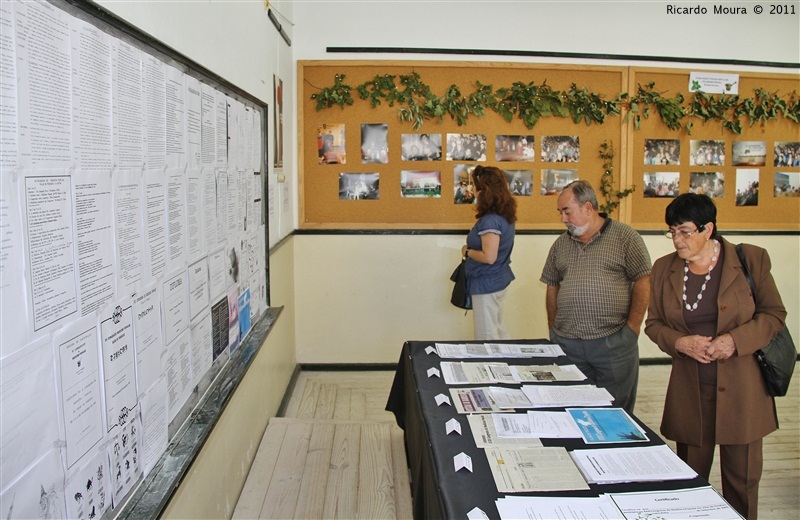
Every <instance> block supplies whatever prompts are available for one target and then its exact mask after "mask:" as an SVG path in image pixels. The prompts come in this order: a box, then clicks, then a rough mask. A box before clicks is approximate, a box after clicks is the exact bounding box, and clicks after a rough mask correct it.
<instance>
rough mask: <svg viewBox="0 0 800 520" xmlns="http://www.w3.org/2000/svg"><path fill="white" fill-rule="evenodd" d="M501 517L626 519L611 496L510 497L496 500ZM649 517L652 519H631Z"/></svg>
mask: <svg viewBox="0 0 800 520" xmlns="http://www.w3.org/2000/svg"><path fill="white" fill-rule="evenodd" d="M495 505H496V506H497V511H498V512H499V513H500V518H503V519H512V518H529V519H534V520H550V519H555V518H559V519H564V520H567V519H568V520H576V519H588V518H602V519H604V520H625V518H626V517H625V516H623V514H622V513H621V512H620V511H619V509H618V508H617V506H616V505H614V502H613V501H612V500H611V499H610V498H609V497H608V496H607V495H600V496H599V497H518V496H507V497H505V498H498V499H497V500H496V501H495ZM633 518H649V517H631V520H633Z"/></svg>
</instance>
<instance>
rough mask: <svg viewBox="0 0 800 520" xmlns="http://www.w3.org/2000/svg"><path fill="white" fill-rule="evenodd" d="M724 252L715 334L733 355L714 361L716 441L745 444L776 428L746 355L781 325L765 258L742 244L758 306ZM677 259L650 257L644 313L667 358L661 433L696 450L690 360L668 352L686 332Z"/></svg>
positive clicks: (769, 401)
mask: <svg viewBox="0 0 800 520" xmlns="http://www.w3.org/2000/svg"><path fill="white" fill-rule="evenodd" d="M719 240H720V242H721V243H722V247H723V248H724V256H723V265H722V268H721V274H722V278H721V280H720V287H719V296H718V299H717V307H718V310H719V318H718V321H717V334H718V335H720V334H724V333H726V332H729V333H730V334H731V336H733V340H734V343H735V345H736V354H734V356H733V357H731V358H730V359H727V360H721V361H718V362H717V363H718V364H717V419H716V421H717V423H716V432H717V439H716V441H717V444H747V443H750V442H753V441H755V440H757V439H760V438H761V437H764V436H765V435H767V434H768V433H770V432H772V431H775V430H776V429H777V428H778V418H777V415H776V412H775V401H774V400H773V398H772V397H771V396H770V395H769V394H768V393H767V390H766V387H765V385H764V380H763V379H762V377H761V372H760V370H759V368H758V363H757V362H756V360H755V357H754V356H753V353H754V352H755V351H756V350H758V349H760V348H762V347H764V346H765V345H766V344H767V343H769V341H770V340H771V339H772V338H774V337H775V335H777V333H778V332H779V331H780V329H781V328H782V327H783V323H784V320H785V318H786V309H785V308H784V307H783V302H782V301H781V296H780V294H779V293H778V288H777V287H776V286H775V280H773V278H772V275H771V274H770V268H771V266H772V264H771V263H770V259H769V254H768V253H767V251H766V250H765V249H762V248H760V247H756V246H752V245H745V246H744V253H745V259H746V260H747V266H748V267H749V269H750V275H751V276H752V277H753V282H754V283H755V286H756V295H757V297H758V309H756V307H755V304H754V302H753V297H752V294H751V291H750V286H749V285H748V284H747V279H746V278H745V277H744V274H743V271H742V264H741V262H739V257H738V256H737V255H736V250H735V248H734V245H733V244H731V243H730V242H728V241H727V240H724V239H721V238H720V239H719ZM683 268H684V261H683V260H682V259H681V258H680V257H678V255H677V253H672V254H669V255H667V256H665V257H662V258H659V259H658V260H656V262H655V264H654V265H653V271H652V273H651V274H650V308H649V310H648V315H647V320H646V322H645V333H646V334H647V335H648V337H650V339H651V340H653V341H654V342H655V343H656V344H657V345H658V347H659V348H660V349H661V350H663V351H664V352H666V353H667V354H669V355H670V356H672V372H671V373H670V378H669V386H668V387H667V397H666V402H665V403H664V416H663V418H662V421H661V433H662V434H663V435H664V436H665V437H667V438H668V439H672V440H674V441H677V442H681V443H684V444H690V445H695V446H697V445H699V444H700V439H701V434H700V432H701V427H700V426H701V425H700V390H699V385H700V383H699V379H698V371H697V365H698V363H697V361H695V360H694V359H692V358H689V357H686V356H684V355H683V354H679V353H678V352H677V351H676V350H675V342H676V341H677V340H678V338H680V337H682V336H685V335H688V334H689V330H688V328H687V327H686V324H685V323H684V321H683V310H682V307H681V297H682V294H683Z"/></svg>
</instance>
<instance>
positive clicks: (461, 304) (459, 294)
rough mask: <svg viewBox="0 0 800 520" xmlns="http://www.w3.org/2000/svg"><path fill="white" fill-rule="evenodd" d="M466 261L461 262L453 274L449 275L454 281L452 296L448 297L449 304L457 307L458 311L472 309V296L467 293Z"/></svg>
mask: <svg viewBox="0 0 800 520" xmlns="http://www.w3.org/2000/svg"><path fill="white" fill-rule="evenodd" d="M466 264H467V261H466V260H462V261H461V263H460V264H458V267H456V270H455V271H453V274H451V275H450V279H451V280H452V281H454V282H455V283H456V284H455V286H453V294H452V295H451V296H450V303H452V304H453V305H455V306H456V307H458V308H459V309H467V310H469V309H471V308H472V296H470V294H469V291H468V290H467V266H466Z"/></svg>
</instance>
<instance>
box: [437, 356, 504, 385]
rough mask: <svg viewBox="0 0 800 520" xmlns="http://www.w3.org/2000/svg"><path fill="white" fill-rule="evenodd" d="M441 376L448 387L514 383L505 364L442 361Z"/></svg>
mask: <svg viewBox="0 0 800 520" xmlns="http://www.w3.org/2000/svg"><path fill="white" fill-rule="evenodd" d="M441 367H442V375H443V376H444V382H445V383H447V384H448V385H469V384H473V385H474V384H480V383H483V384H487V383H515V382H516V381H514V378H513V376H512V375H511V370H510V369H509V367H508V364H507V363H468V362H452V361H442V363H441Z"/></svg>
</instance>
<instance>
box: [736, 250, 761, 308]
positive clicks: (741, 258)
mask: <svg viewBox="0 0 800 520" xmlns="http://www.w3.org/2000/svg"><path fill="white" fill-rule="evenodd" d="M736 254H737V255H738V256H739V261H740V262H741V263H742V271H743V272H744V277H745V278H747V283H748V284H749V285H750V292H752V293H753V302H754V303H755V304H756V307H757V306H758V299H757V298H756V284H754V283H753V277H752V276H750V270H749V269H748V268H747V262H746V261H745V259H744V250H743V248H742V244H736Z"/></svg>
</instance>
